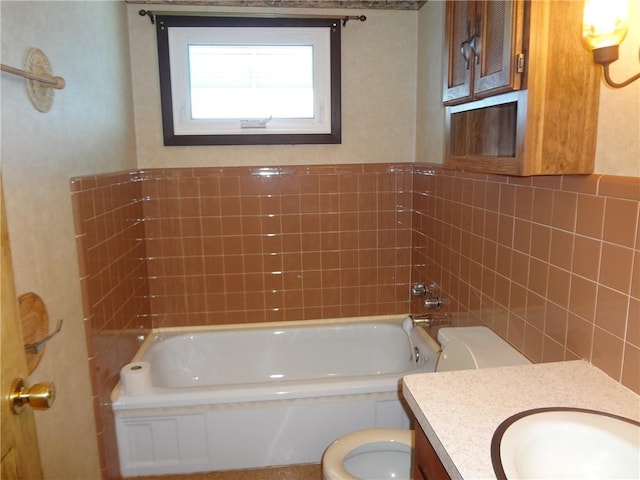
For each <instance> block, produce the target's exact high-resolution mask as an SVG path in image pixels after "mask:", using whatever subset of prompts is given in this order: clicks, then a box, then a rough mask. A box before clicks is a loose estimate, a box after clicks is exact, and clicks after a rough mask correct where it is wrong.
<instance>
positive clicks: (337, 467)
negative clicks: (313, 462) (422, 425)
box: [322, 428, 413, 480]
mask: <svg viewBox="0 0 640 480" xmlns="http://www.w3.org/2000/svg"><path fill="white" fill-rule="evenodd" d="M375 444H396V445H398V446H402V447H406V448H407V449H408V451H409V453H410V452H411V450H412V449H413V430H407V429H402V428H369V429H366V430H358V431H356V432H352V433H349V434H347V435H345V436H343V437H340V438H339V439H337V440H335V441H334V442H333V443H332V444H331V445H329V448H327V450H326V451H325V452H324V455H323V457H322V478H323V480H358V477H356V476H354V475H352V474H351V473H349V472H348V471H347V469H346V468H345V461H346V460H347V459H348V457H349V455H350V454H351V453H352V452H354V451H355V450H356V449H366V446H367V445H371V448H372V449H375V448H376V446H375Z"/></svg>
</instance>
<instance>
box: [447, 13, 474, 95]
mask: <svg viewBox="0 0 640 480" xmlns="http://www.w3.org/2000/svg"><path fill="white" fill-rule="evenodd" d="M474 13H475V2H473V1H448V2H447V6H446V19H445V22H446V25H445V56H446V62H445V69H444V75H445V78H444V91H443V93H442V100H443V102H444V104H445V105H454V104H456V103H462V102H468V101H469V100H471V98H472V90H471V82H472V72H473V68H474V63H475V62H474V57H473V51H472V49H471V37H472V35H473V33H472V32H473V31H474V30H475V23H474V22H475V20H474Z"/></svg>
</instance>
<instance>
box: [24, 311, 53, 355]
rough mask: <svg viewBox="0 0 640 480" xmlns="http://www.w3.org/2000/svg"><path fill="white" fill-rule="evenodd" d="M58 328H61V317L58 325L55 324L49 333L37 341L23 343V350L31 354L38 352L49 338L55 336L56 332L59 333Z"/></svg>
mask: <svg viewBox="0 0 640 480" xmlns="http://www.w3.org/2000/svg"><path fill="white" fill-rule="evenodd" d="M60 330H62V319H60V320H58V325H57V326H56V329H55V330H54V331H53V332H52V333H51V334H49V335H47V336H46V337H44V338H43V339H42V340H40V341H39V342H36V343H27V344H25V346H24V351H25V352H26V353H30V354H31V355H35V354H36V353H40V351H41V350H42V349H43V348H44V346H45V344H46V343H47V342H48V341H49V340H51V339H52V338H53V337H55V336H56V335H57V334H58V333H60Z"/></svg>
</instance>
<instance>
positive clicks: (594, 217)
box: [576, 195, 605, 239]
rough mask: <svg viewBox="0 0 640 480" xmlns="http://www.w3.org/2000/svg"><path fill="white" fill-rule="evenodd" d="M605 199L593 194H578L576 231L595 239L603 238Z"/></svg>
mask: <svg viewBox="0 0 640 480" xmlns="http://www.w3.org/2000/svg"><path fill="white" fill-rule="evenodd" d="M604 205H605V199H604V198H603V197H597V196H593V195H578V206H577V217H576V233H578V234H580V235H586V236H588V237H592V238H595V239H600V238H602V225H603V223H604Z"/></svg>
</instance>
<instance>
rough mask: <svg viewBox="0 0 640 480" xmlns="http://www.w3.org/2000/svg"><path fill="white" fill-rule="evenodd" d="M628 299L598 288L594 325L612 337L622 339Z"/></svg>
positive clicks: (606, 289)
mask: <svg viewBox="0 0 640 480" xmlns="http://www.w3.org/2000/svg"><path fill="white" fill-rule="evenodd" d="M628 308H629V297H628V296H626V295H623V294H621V293H619V292H617V291H615V290H611V289H609V288H607V287H604V286H603V285H599V286H598V293H597V297H596V315H595V323H596V325H598V326H599V327H601V328H603V329H604V330H607V331H608V332H610V333H612V334H613V335H617V336H618V337H620V338H624V335H625V326H626V320H627V313H628Z"/></svg>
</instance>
